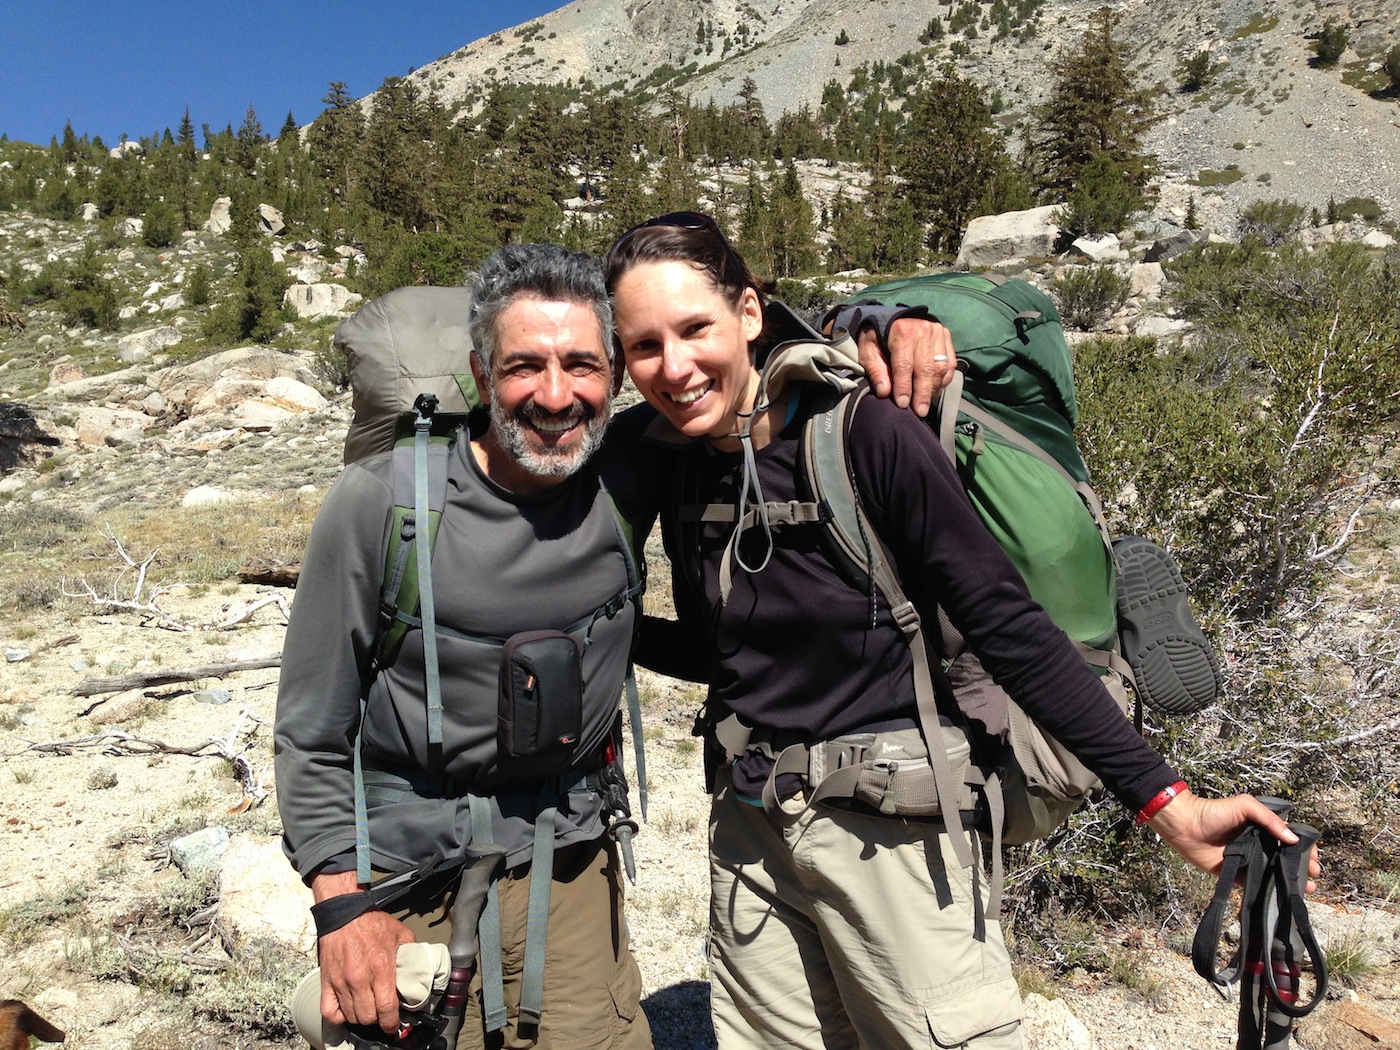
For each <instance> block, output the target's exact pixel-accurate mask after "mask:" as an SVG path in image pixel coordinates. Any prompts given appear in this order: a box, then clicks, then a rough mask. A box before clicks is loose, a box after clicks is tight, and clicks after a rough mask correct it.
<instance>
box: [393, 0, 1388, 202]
mask: <svg viewBox="0 0 1400 1050" xmlns="http://www.w3.org/2000/svg"><path fill="white" fill-rule="evenodd" d="M955 6H957V5H953V4H949V5H946V6H944V5H929V4H927V3H922V2H918V0H702V2H699V3H690V2H687V0H628V2H624V0H575V2H574V3H571V4H569V5H567V6H565V7H562V8H560V9H559V10H557V11H554V12H552V13H551V14H548V15H545V16H544V17H543V18H540V19H538V20H536V21H534V22H531V23H528V24H526V25H524V26H518V27H516V28H514V29H510V30H506V31H504V32H501V33H497V34H495V35H493V36H491V37H489V38H486V39H484V40H477V41H473V42H471V43H469V44H467V45H466V46H465V47H462V48H460V49H459V50H457V51H454V52H452V53H451V54H448V55H446V56H444V57H442V58H439V59H437V60H436V61H434V62H430V63H428V64H427V65H424V66H422V67H420V68H419V69H417V70H415V71H414V72H413V73H412V74H410V76H409V79H410V80H412V81H414V82H415V83H417V84H418V85H419V86H420V87H422V88H423V89H424V90H425V91H426V90H431V91H435V92H436V93H437V94H438V95H439V96H440V97H441V98H442V99H443V101H444V102H445V103H447V104H448V105H449V106H451V105H454V104H463V105H468V106H470V105H474V104H476V103H479V101H480V99H481V98H482V97H483V96H484V93H485V91H486V90H487V86H488V85H489V83H490V82H491V81H492V80H493V79H495V80H501V81H504V82H508V83H515V82H527V83H535V82H543V83H559V82H563V81H567V80H572V81H578V80H580V79H584V78H586V79H588V80H591V81H593V82H594V83H596V84H600V85H602V84H610V83H616V84H618V85H619V86H622V87H639V86H648V87H651V88H656V87H660V86H663V85H665V86H671V87H674V88H675V89H676V90H678V91H679V92H680V93H681V94H683V95H689V96H690V97H692V98H693V99H694V100H695V101H697V102H701V103H703V102H704V101H706V100H707V99H711V98H713V99H715V100H716V101H717V102H718V103H719V104H720V105H727V104H728V103H730V102H732V101H734V100H735V99H736V98H737V96H738V92H739V90H740V87H741V85H742V84H743V82H744V80H745V79H746V78H750V77H751V78H752V79H753V81H754V83H755V84H756V85H757V88H758V97H759V98H760V99H761V101H762V103H763V106H764V109H765V112H766V113H767V114H768V116H769V118H770V119H774V118H776V117H777V116H778V115H779V114H781V113H783V112H786V111H789V110H793V109H796V108H798V107H799V106H803V105H807V106H811V107H812V108H813V109H816V108H818V107H819V104H820V100H821V94H822V89H823V87H824V85H826V84H827V83H828V82H829V81H832V80H835V81H837V82H838V83H839V84H841V85H842V86H844V85H845V84H846V82H847V80H848V79H849V76H850V73H851V71H852V70H854V69H855V68H856V67H857V66H859V65H861V64H862V63H874V62H880V61H884V62H892V61H895V60H896V59H898V58H899V57H900V56H902V55H906V54H910V53H915V52H923V53H924V54H926V55H927V56H928V60H929V62H930V64H931V66H932V68H935V69H937V68H940V67H942V66H943V65H944V64H945V63H948V64H951V65H952V66H953V67H955V68H957V69H958V71H959V72H960V73H962V74H963V75H964V76H968V77H971V78H972V79H973V80H975V81H977V82H978V83H980V84H982V85H983V86H984V87H985V88H986V90H987V93H988V95H989V96H991V95H993V94H995V93H1000V95H1001V96H1002V98H1003V101H1004V104H1005V106H1006V109H1005V111H1004V112H1003V113H1002V115H1001V118H1000V119H1001V120H1002V121H1003V122H1004V123H1005V124H1006V125H1007V126H1008V127H1010V126H1013V125H1014V124H1015V123H1016V122H1017V121H1019V120H1020V119H1021V118H1023V117H1024V116H1025V115H1026V114H1027V112H1028V111H1029V108H1030V107H1031V106H1033V105H1034V104H1035V103H1037V102H1038V101H1040V100H1041V99H1043V98H1044V96H1045V94H1046V92H1047V91H1048V89H1049V86H1050V79H1049V72H1048V69H1047V65H1046V60H1047V58H1048V57H1049V56H1050V55H1052V54H1053V53H1054V52H1055V51H1056V50H1057V49H1058V48H1060V47H1062V46H1064V45H1066V44H1069V43H1072V42H1073V41H1075V40H1076V39H1077V38H1078V37H1079V35H1080V34H1082V32H1083V31H1084V28H1085V25H1086V20H1087V18H1088V16H1089V15H1090V14H1091V13H1092V12H1093V11H1095V10H1096V9H1098V8H1099V7H1101V6H1102V4H1101V2H1100V0H1047V2H1046V3H1045V4H1044V5H1043V6H1042V7H1041V8H1040V10H1039V12H1038V14H1037V15H1036V16H1035V19H1034V25H1035V27H1036V28H1035V33H1034V35H1033V36H1027V35H1022V36H1021V39H1015V38H1012V37H1004V38H1001V39H996V38H995V34H994V30H990V29H988V28H986V27H985V24H984V26H983V28H981V29H980V30H979V31H978V35H977V36H976V37H975V38H973V39H969V38H966V37H963V36H955V35H953V34H949V35H948V36H946V37H944V38H943V39H942V40H937V41H933V42H932V43H931V45H925V44H924V43H922V42H921V41H920V39H919V38H920V34H921V33H923V32H924V31H925V29H926V27H927V26H928V23H929V20H930V18H931V17H932V16H935V15H941V16H942V17H943V19H944V21H945V22H946V21H948V18H949V15H950V14H951V12H952V11H953V9H954V7H955ZM1111 6H1112V7H1113V8H1114V9H1115V11H1116V12H1117V14H1118V16H1119V18H1120V23H1119V30H1118V33H1119V37H1120V38H1121V39H1122V40H1125V41H1127V42H1128V44H1129V46H1130V47H1131V49H1132V50H1133V53H1134V59H1135V64H1136V66H1137V68H1138V69H1139V71H1140V74H1141V76H1142V78H1143V81H1144V83H1147V84H1155V85H1157V86H1158V87H1159V89H1160V107H1161V112H1162V115H1163V117H1164V119H1163V121H1162V122H1161V123H1160V124H1159V125H1158V126H1157V128H1156V129H1155V131H1154V132H1153V133H1152V135H1151V137H1150V139H1149V144H1150V146H1151V147H1152V149H1153V150H1154V151H1156V152H1157V153H1158V155H1159V156H1160V157H1161V159H1162V162H1163V167H1164V169H1165V170H1166V171H1167V172H1168V173H1170V174H1169V175H1168V177H1167V179H1166V187H1165V193H1166V195H1167V196H1168V197H1169V199H1170V200H1171V201H1172V202H1173V203H1174V204H1176V203H1178V201H1179V202H1180V203H1181V204H1183V205H1184V200H1185V198H1186V197H1187V196H1189V195H1192V194H1194V195H1196V196H1198V197H1202V198H1206V199H1208V202H1210V203H1214V202H1215V201H1219V202H1223V203H1221V204H1220V210H1221V211H1222V213H1223V214H1222V219H1223V220H1224V221H1226V222H1228V221H1231V220H1232V219H1233V216H1234V213H1235V212H1236V211H1237V209H1238V207H1239V205H1240V203H1244V202H1248V201H1250V200H1254V199H1257V198H1259V197H1265V196H1270V197H1289V198H1293V199H1296V200H1299V201H1301V202H1302V203H1304V204H1307V205H1309V206H1311V207H1318V208H1324V207H1325V206H1326V204H1327V201H1328V199H1329V198H1333V199H1335V200H1337V201H1343V200H1346V199H1347V198H1350V197H1362V198H1370V199H1371V200H1374V201H1375V202H1377V203H1378V204H1379V205H1380V207H1381V208H1382V209H1383V210H1385V211H1386V212H1388V213H1389V214H1391V215H1392V216H1394V215H1395V214H1396V213H1397V211H1400V189H1398V188H1397V187H1400V104H1397V99H1395V98H1394V97H1379V96H1378V95H1377V92H1378V91H1379V89H1381V88H1382V87H1383V86H1384V84H1385V78H1384V76H1383V75H1382V74H1380V73H1379V72H1378V68H1379V64H1380V60H1381V59H1382V58H1383V56H1384V54H1385V52H1386V50H1387V49H1388V48H1389V47H1391V46H1393V45H1395V44H1397V43H1400V0H1326V2H1322V0H1292V2H1289V3H1278V4H1259V3H1256V2H1253V0H1224V2H1221V3H1204V2H1200V0H1175V2H1173V3H1159V2H1155V0H1119V2H1117V3H1114V4H1113V5H1111ZM1328 18H1335V19H1337V20H1338V21H1340V22H1341V23H1342V24H1344V25H1346V26H1347V27H1348V30H1349V38H1350V47H1349V49H1348V51H1347V52H1346V54H1345V55H1344V56H1343V58H1342V60H1341V63H1340V64H1339V65H1338V66H1337V67H1335V68H1333V69H1317V68H1314V67H1313V65H1312V64H1311V63H1310V59H1311V58H1312V52H1311V50H1310V40H1309V39H1308V34H1310V33H1313V32H1315V31H1317V30H1318V29H1319V28H1320V27H1321V26H1322V24H1323V22H1324V21H1325V20H1326V19H1328ZM842 37H845V38H846V42H845V43H842V44H838V43H837V40H838V39H840V38H842ZM702 39H703V41H704V42H703V43H702V42H701V40H702ZM954 43H957V44H958V45H959V46H958V50H960V51H961V50H963V49H965V50H966V53H965V54H962V55H959V54H956V53H955V52H954ZM1203 50H1205V51H1209V53H1210V55H1211V57H1212V61H1213V63H1214V64H1215V65H1216V66H1217V69H1218V71H1217V73H1216V75H1215V78H1214V81H1213V82H1212V83H1211V84H1210V85H1208V86H1207V87H1206V88H1205V89H1204V90H1201V91H1197V92H1190V93H1186V92H1182V91H1180V90H1178V85H1179V82H1180V78H1179V75H1178V72H1177V69H1178V67H1179V65H1180V63H1181V62H1182V61H1184V60H1185V59H1187V58H1190V57H1191V56H1193V55H1195V54H1196V53H1198V52H1200V51H1203Z"/></svg>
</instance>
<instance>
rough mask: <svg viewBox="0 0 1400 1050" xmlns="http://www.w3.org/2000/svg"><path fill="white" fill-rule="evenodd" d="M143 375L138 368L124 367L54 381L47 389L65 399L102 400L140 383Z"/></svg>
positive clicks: (49, 392)
mask: <svg viewBox="0 0 1400 1050" xmlns="http://www.w3.org/2000/svg"><path fill="white" fill-rule="evenodd" d="M142 379H143V377H142V376H141V375H140V374H139V373H138V372H137V370H136V368H134V367H132V368H123V369H121V370H120V371H117V372H107V373H105V374H103V375H100V376H87V377H86V378H83V379H72V380H68V381H67V382H63V383H54V384H51V385H50V386H49V388H48V389H47V390H46V391H45V393H47V394H55V395H57V396H58V397H59V398H60V399H61V400H65V401H101V400H104V399H106V398H110V397H112V396H113V394H115V393H116V392H117V390H118V388H119V387H122V386H125V385H127V384H131V383H139V382H141V380H142Z"/></svg>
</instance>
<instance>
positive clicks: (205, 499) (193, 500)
mask: <svg viewBox="0 0 1400 1050" xmlns="http://www.w3.org/2000/svg"><path fill="white" fill-rule="evenodd" d="M237 498H238V497H237V496H235V495H234V494H233V493H232V492H226V491H224V490H223V489H221V488H217V487H215V486H214V485H200V486H199V487H198V488H192V489H190V490H189V491H188V492H186V493H185V497H184V499H182V500H180V506H182V507H212V506H214V505H215V504H218V503H232V502H234V501H235V500H236V499H237Z"/></svg>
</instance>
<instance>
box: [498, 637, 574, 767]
mask: <svg viewBox="0 0 1400 1050" xmlns="http://www.w3.org/2000/svg"><path fill="white" fill-rule="evenodd" d="M498 713H499V721H498V728H497V744H498V746H499V747H500V752H501V764H502V767H503V769H504V770H505V771H506V772H507V774H508V775H509V776H511V778H512V779H514V778H516V777H518V776H526V777H528V776H542V775H549V774H551V773H554V772H557V771H559V770H562V769H563V768H565V767H566V766H568V764H569V760H570V759H571V757H572V756H573V753H574V749H575V748H576V747H577V746H578V742H579V734H580V733H581V732H582V729H583V650H582V648H581V647H580V645H579V643H578V642H576V641H575V640H574V639H573V638H572V637H570V636H569V635H567V634H564V633H563V632H561V631H525V632H523V633H521V634H517V635H513V636H512V637H511V638H509V639H507V640H506V644H505V647H504V649H503V650H502V652H501V684H500V709H499V712H498Z"/></svg>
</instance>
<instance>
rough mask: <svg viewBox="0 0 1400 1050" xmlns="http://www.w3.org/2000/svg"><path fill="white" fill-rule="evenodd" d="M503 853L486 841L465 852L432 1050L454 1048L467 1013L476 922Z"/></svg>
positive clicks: (473, 964)
mask: <svg viewBox="0 0 1400 1050" xmlns="http://www.w3.org/2000/svg"><path fill="white" fill-rule="evenodd" d="M504 856H505V851H504V850H503V849H502V848H501V847H500V846H497V845H495V844H494V843H489V842H483V843H478V844H477V846H476V847H474V848H472V849H469V850H468V851H467V862H466V864H464V865H463V866H462V881H461V882H460V883H458V885H457V899H456V900H454V901H453V902H452V917H451V922H452V933H451V934H450V935H449V937H448V939H447V952H448V954H449V955H450V956H451V957H452V972H451V974H450V975H449V977H448V979H447V990H446V991H445V992H443V993H442V1001H441V1002H440V1003H439V1004H438V1009H439V1012H440V1013H441V1014H442V1016H443V1017H444V1018H446V1020H447V1024H446V1026H445V1027H444V1028H443V1031H442V1035H441V1036H439V1037H438V1039H437V1040H435V1041H434V1042H433V1046H432V1050H453V1048H454V1047H455V1046H456V1045H457V1036H458V1035H459V1034H460V1033H461V1031H462V1017H463V1015H464V1014H465V1013H466V1007H467V988H468V985H470V984H471V979H472V970H473V969H474V968H475V966H476V957H477V953H478V952H479V951H480V948H481V945H480V942H479V941H478V940H477V936H476V924H477V922H478V921H479V920H480V918H481V909H482V908H484V907H485V906H486V894H487V892H488V891H489V890H490V889H491V878H492V876H493V875H495V873H496V866H497V864H499V863H500V861H501V858H502V857H504Z"/></svg>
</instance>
